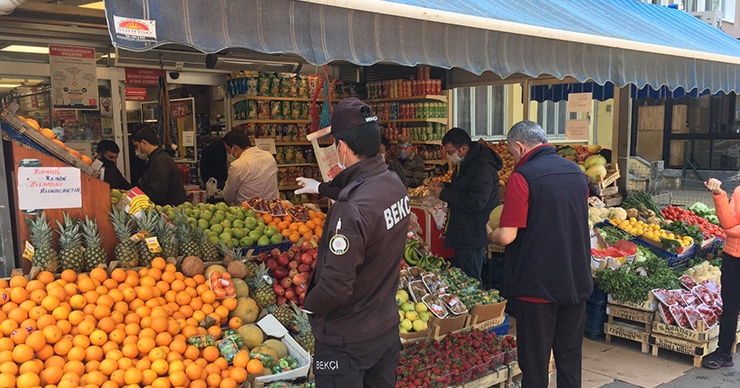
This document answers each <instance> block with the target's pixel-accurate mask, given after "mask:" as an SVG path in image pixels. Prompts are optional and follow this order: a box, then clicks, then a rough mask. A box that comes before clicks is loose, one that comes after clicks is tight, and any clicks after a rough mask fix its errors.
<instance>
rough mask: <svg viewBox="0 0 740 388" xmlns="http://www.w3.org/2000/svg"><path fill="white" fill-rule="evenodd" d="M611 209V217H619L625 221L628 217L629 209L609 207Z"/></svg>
mask: <svg viewBox="0 0 740 388" xmlns="http://www.w3.org/2000/svg"><path fill="white" fill-rule="evenodd" d="M607 210H608V211H609V214H608V216H607V218H609V219H615V218H616V219H618V220H620V221H624V220H626V219H627V211H626V210H624V209H622V208H621V207H612V208H609V209H607Z"/></svg>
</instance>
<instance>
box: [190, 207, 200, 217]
mask: <svg viewBox="0 0 740 388" xmlns="http://www.w3.org/2000/svg"><path fill="white" fill-rule="evenodd" d="M200 213H201V212H200V210H199V209H193V210H191V213H190V214H191V215H192V216H193V217H194V218H200Z"/></svg>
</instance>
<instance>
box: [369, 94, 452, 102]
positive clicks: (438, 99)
mask: <svg viewBox="0 0 740 388" xmlns="http://www.w3.org/2000/svg"><path fill="white" fill-rule="evenodd" d="M407 101H408V102H412V101H434V102H447V96H432V95H426V96H409V97H395V98H378V99H373V100H365V102H366V103H368V104H372V103H378V102H407Z"/></svg>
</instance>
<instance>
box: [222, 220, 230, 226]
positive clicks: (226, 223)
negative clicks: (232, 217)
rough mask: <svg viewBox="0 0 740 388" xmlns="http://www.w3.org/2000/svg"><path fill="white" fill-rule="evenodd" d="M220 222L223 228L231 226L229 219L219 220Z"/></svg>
mask: <svg viewBox="0 0 740 388" xmlns="http://www.w3.org/2000/svg"><path fill="white" fill-rule="evenodd" d="M220 224H221V226H223V227H224V228H231V221H229V220H223V221H221V222H220Z"/></svg>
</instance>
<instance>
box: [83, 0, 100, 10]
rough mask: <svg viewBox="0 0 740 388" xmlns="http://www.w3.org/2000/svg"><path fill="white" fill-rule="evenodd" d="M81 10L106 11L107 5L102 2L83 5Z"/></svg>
mask: <svg viewBox="0 0 740 388" xmlns="http://www.w3.org/2000/svg"><path fill="white" fill-rule="evenodd" d="M80 8H87V9H97V10H101V11H105V3H103V2H102V1H94V2H91V3H89V4H82V5H81V6H80Z"/></svg>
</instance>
